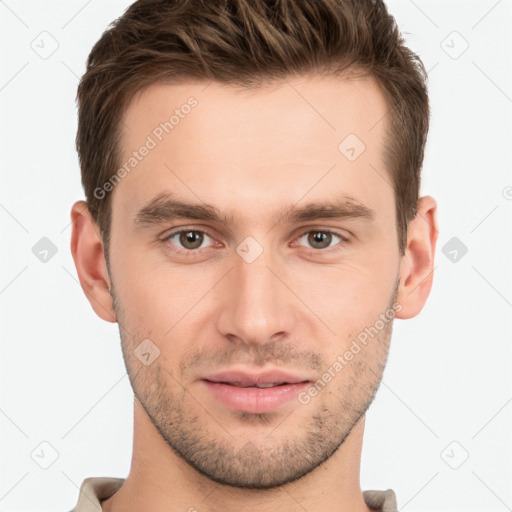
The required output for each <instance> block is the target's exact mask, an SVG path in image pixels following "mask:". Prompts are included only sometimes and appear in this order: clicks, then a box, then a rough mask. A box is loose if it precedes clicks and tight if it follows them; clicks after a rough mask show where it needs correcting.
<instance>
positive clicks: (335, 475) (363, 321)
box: [71, 77, 437, 512]
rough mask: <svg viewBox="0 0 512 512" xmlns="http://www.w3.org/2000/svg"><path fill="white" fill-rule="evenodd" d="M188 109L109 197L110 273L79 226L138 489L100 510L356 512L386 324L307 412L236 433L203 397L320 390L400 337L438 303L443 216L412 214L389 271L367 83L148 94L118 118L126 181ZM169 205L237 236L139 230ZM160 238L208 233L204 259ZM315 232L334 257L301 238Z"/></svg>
mask: <svg viewBox="0 0 512 512" xmlns="http://www.w3.org/2000/svg"><path fill="white" fill-rule="evenodd" d="M190 96H193V97H194V98H196V99H197V101H198V105H197V106H196V107H195V108H194V109H192V110H191V112H190V113H189V114H188V115H187V116H185V117H184V119H180V122H179V124H178V125H177V126H175V127H174V129H173V130H172V132H170V133H169V134H167V135H165V136H164V137H163V140H162V141H161V142H159V143H158V145H157V146H156V147H155V148H154V149H152V150H151V151H150V152H149V154H148V155H147V156H146V157H145V158H144V159H143V160H142V161H140V162H139V163H138V164H137V167H136V168H135V169H134V170H132V171H131V172H130V173H129V174H128V175H127V176H126V177H125V178H123V179H122V180H121V181H120V183H119V184H117V185H116V186H115V189H114V191H113V197H112V224H111V246H110V265H109V268H107V265H106V262H105V257H104V247H103V244H102V239H101V236H100V233H99V229H98V226H97V225H96V224H95V223H94V221H93V220H92V218H91V216H90V213H89V212H88V210H87V208H85V206H86V205H85V203H84V202H83V201H78V202H77V203H75V204H74V205H73V208H72V213H71V216H72V221H73V235H72V242H71V249H72V254H73V258H74V260H75V264H76V268H77V272H78V275H79V278H80V282H81V285H82V287H83V290H84V292H85V294H86V295H87V297H88V299H89V301H90V303H91V305H92V307H93V308H94V310H95V311H96V313H97V314H98V315H99V316H100V317H101V318H102V319H104V320H106V321H108V322H118V323H119V327H120V333H121V343H122V349H123V355H124V359H125V363H126V367H127V371H128V374H129V377H130V381H131V384H132V387H133V389H134V394H135V401H134V404H135V405H134V442H133V458H132V465H131V470H130V473H129V475H128V477H127V479H126V481H125V483H124V484H123V486H122V487H121V489H120V490H119V491H118V492H117V493H116V494H114V495H113V496H112V497H111V498H110V499H108V500H106V501H104V502H103V504H102V506H103V509H104V510H106V511H109V512H112V511H113V512H120V511H122V510H128V509H129V510H130V511H132V512H138V511H143V510H151V511H153V512H160V511H164V510H165V511H166V512H169V511H186V510H194V509H195V510H197V511H199V512H202V511H210V512H213V511H220V510H222V511H226V512H230V511H235V510H236V511H254V510H265V511H274V510H275V511H277V510H279V511H290V512H292V511H303V510H304V509H306V510H308V511H309V512H316V511H322V512H330V511H332V512H334V511H336V512H340V511H356V512H361V511H367V510H369V509H368V507H367V506H366V505H365V503H364V500H363V498H362V493H361V489H360V484H359V466H360V457H361V447H362V440H363V430H364V418H365V414H364V413H365V411H366V409H367V407H368V406H369V404H370V403H371V401H372V399H373V397H374V394H375V392H376V390H377V388H378V385H379V383H380V380H381V378H382V371H383V369H384V366H385V362H386V358H387V354H388V348H389V342H390V338H391V330H392V321H389V322H387V323H386V324H385V326H384V327H383V328H381V329H380V330H379V332H378V334H377V335H376V336H375V337H373V338H371V339H370V341H369V342H368V344H367V345H366V346H364V347H362V348H361V350H360V351H359V352H358V353H357V354H355V355H354V356H353V358H352V359H351V360H350V361H349V362H348V363H347V364H346V365H344V367H343V369H342V370H341V371H339V372H336V373H335V376H334V378H333V379H332V380H331V382H329V384H328V385H327V386H325V387H324V388H323V389H322V390H321V391H320V392H318V393H317V394H316V396H314V397H312V398H311V400H310V401H309V402H308V403H307V404H303V403H300V402H299V401H298V400H295V399H294V400H291V401H290V402H288V403H286V404H285V405H284V406H282V407H280V408H279V409H277V410H276V411H274V412H272V413H266V414H260V415H257V414H249V413H241V412H237V411H234V410H231V409H230V408H228V407H226V406H225V405H224V404H223V403H221V402H219V401H217V399H216V398H215V397H213V396H212V395H211V394H210V393H209V392H208V391H207V390H205V388H204V383H203V382H202V381H201V380H200V379H201V377H204V376H206V375H207V374H209V373H211V372H217V371H221V370H225V369H230V368H237V369H242V370H250V371H256V370H261V369H267V368H280V369H283V370H287V371H290V372H292V373H296V374H299V375H301V376H305V377H306V378H308V379H310V380H312V381H316V380H317V379H319V378H321V377H322V375H323V374H324V372H325V371H326V370H327V369H328V368H329V367H332V365H333V363H334V362H335V361H336V360H337V357H338V356H339V355H340V354H344V353H346V351H347V350H349V349H350V347H351V344H352V342H353V341H354V340H355V339H356V337H357V335H358V334H359V333H361V332H362V331H364V329H365V328H367V327H369V326H374V325H376V321H377V320H378V319H379V315H381V314H383V313H385V312H386V311H389V310H390V308H392V307H393V304H395V305H397V304H398V306H397V309H396V311H395V313H396V315H395V317H396V318H402V319H405V318H411V317H414V316H415V315H417V314H418V313H419V312H420V311H421V309H422V308H423V306H424V304H425V301H426V299H427V297H428V295H429V292H430V289H431V285H432V276H433V273H432V271H433V266H434V252H435V245H436V241H437V220H436V202H435V200H434V199H433V198H431V197H429V196H425V197H422V198H421V199H420V200H419V203H418V214H417V216H416V218H415V219H414V220H413V221H412V222H411V223H410V225H409V231H408V240H407V248H406V252H405V255H403V256H401V255H400V252H399V248H398V236H397V229H396V215H395V199H394V193H393V190H392V188H391V186H390V180H389V179H386V176H387V175H386V171H385V169H384V165H383V138H384V135H385V130H386V124H385V117H386V116H385V114H386V110H387V109H386V102H385V98H384V95H383V93H382V91H381V90H380V89H379V87H378V85H377V84H376V83H375V82H374V81H373V80H371V79H365V80H364V79H348V78H346V77H345V78H341V77H338V78H334V77H331V78H326V77H300V78H294V79H293V80H292V79H289V80H288V81H284V82H280V83H279V84H274V85H272V86H271V87H270V86H266V87H264V88H259V89H253V90H245V91H243V90H241V89H238V88H234V87H228V86H222V85H220V84H218V83H215V82H213V83H210V84H206V83H182V84H179V85H157V84H154V85H151V86H150V87H148V88H147V89H145V90H143V91H142V92H141V93H139V94H137V95H136V96H135V97H134V99H133V100H132V102H131V103H130V105H129V106H128V108H127V110H126V112H125V117H124V123H125V131H124V133H123V137H122V146H123V158H124V160H123V162H124V161H125V160H127V159H128V158H129V156H130V154H131V153H132V152H133V151H134V150H136V149H137V148H139V147H140V146H141V145H142V144H143V143H144V142H145V141H146V138H147V136H148V135H149V134H151V133H152V132H153V130H154V129H155V127H157V126H158V125H159V124H160V123H161V122H162V121H164V120H166V119H168V118H169V115H170V113H172V112H173V111H174V109H176V108H179V107H180V105H183V104H184V103H186V101H187V99H188V98H189V97H190ZM305 99H306V100H307V101H305ZM379 120H380V121H379ZM350 133H353V134H356V135H357V136H358V137H359V138H360V139H361V140H362V141H363V142H364V144H365V146H366V150H365V151H364V152H363V153H362V154H361V155H360V156H359V157H358V158H357V160H355V161H354V162H351V161H349V160H348V159H347V158H345V156H344V155H343V154H342V153H341V152H340V151H339V150H338V145H339V144H340V142H341V141H342V140H343V139H344V138H345V137H346V136H347V135H348V134H350ZM375 169H377V170H379V173H377V172H375ZM383 176H384V179H383ZM163 192H166V193H169V194H172V197H173V198H178V199H180V200H182V201H186V202H190V203H195V204H203V203H207V204H211V205H213V206H215V207H217V208H218V209H219V210H220V211H221V213H223V214H226V215H228V216H231V223H230V224H229V225H227V224H223V223H220V222H214V221H201V220H195V219H174V220H164V219H162V220H161V221H160V222H158V223H137V222H136V221H135V219H136V215H137V212H138V211H140V210H141V209H142V208H143V207H145V206H146V205H148V203H149V202H151V200H153V199H154V198H155V197H156V196H157V195H158V194H161V193H163ZM346 198H351V199H352V201H353V202H357V203H361V204H363V205H365V206H366V207H367V208H369V209H371V210H372V211H373V213H374V216H373V218H372V219H369V218H364V217H350V218H340V219H331V218H317V219H313V220H308V221H301V222H290V221H288V220H286V219H285V218H283V216H282V212H283V211H285V210H286V209H287V208H289V207H291V206H292V205H296V206H297V207H300V206H304V205H306V204H308V203H314V202H321V201H332V202H336V201H338V202H340V201H345V200H346ZM171 228H182V229H185V230H188V231H192V230H194V229H196V230H197V229H200V230H206V231H207V232H208V236H205V237H204V238H202V239H201V236H200V235H199V236H197V235H196V237H197V238H199V243H200V244H201V245H200V246H201V248H202V249H201V252H199V253H198V251H197V250H196V253H195V254H192V255H190V254H189V255H187V256H185V255H183V254H177V253H176V252H173V250H172V249H173V248H174V249H175V250H177V251H180V250H181V251H182V253H185V252H186V251H187V250H188V251H190V248H193V244H192V243H191V242H190V241H189V242H188V245H187V238H185V239H183V237H182V238H180V236H179V235H178V236H174V237H172V238H167V239H165V237H166V236H168V235H169V232H170V231H171ZM308 230H309V231H308ZM326 230H331V231H333V232H334V233H335V234H336V235H341V236H342V237H344V240H343V239H342V238H339V237H337V236H333V237H332V238H329V235H327V241H326V242H325V243H324V245H321V244H319V243H318V238H312V236H313V235H312V234H311V232H313V233H318V232H319V231H320V232H321V233H324V232H325V231H326ZM304 234H305V236H303V235H304ZM247 236H251V237H252V238H253V239H254V240H256V241H257V242H258V244H259V245H260V246H261V247H262V248H263V252H262V254H261V255H260V256H259V257H258V258H256V259H255V261H253V262H252V263H248V262H246V261H245V260H244V259H243V258H242V257H241V256H240V255H239V254H238V253H237V251H236V248H237V246H238V245H239V244H240V243H241V242H242V241H243V240H244V239H245V238H246V237H247ZM180 240H181V243H180ZM188 240H190V239H188ZM192 240H194V238H193V237H192ZM320 240H321V239H320ZM315 243H316V245H315ZM187 248H188V249H187ZM148 338H149V339H151V340H152V342H153V343H154V344H155V345H156V346H157V347H158V349H159V351H160V355H159V357H158V358H157V359H155V360H154V361H153V362H152V363H151V364H150V365H149V366H146V365H144V364H142V363H141V361H140V360H139V359H138V358H137V357H136V355H135V353H134V350H135V349H136V348H137V346H138V345H139V344H140V343H141V342H142V340H144V339H148Z"/></svg>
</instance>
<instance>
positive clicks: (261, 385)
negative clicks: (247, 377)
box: [256, 383, 281, 388]
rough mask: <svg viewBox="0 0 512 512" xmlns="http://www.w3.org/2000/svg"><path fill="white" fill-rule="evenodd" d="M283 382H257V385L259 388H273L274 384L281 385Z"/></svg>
mask: <svg viewBox="0 0 512 512" xmlns="http://www.w3.org/2000/svg"><path fill="white" fill-rule="evenodd" d="M280 385H281V384H280V383H279V384H278V383H271V384H256V387H257V388H273V387H274V386H280Z"/></svg>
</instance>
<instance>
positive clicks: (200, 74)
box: [76, 0, 430, 261]
mask: <svg viewBox="0 0 512 512" xmlns="http://www.w3.org/2000/svg"><path fill="white" fill-rule="evenodd" d="M344 71H357V72H358V73H362V74H363V75H364V76H369V77H371V78H374V79H375V80H376V81H377V82H378V84H379V85H380V86H381V88H382V90H383V92H384V94H385V97H386V100H387V107H388V115H387V116H386V119H385V120H384V122H386V123H387V124H386V126H387V133H386V141H385V151H386V154H385V165H386V170H387V172H388V174H389V176H390V177H391V181H392V183H393V186H394V191H395V199H396V213H397V230H398V240H399V248H400V252H401V254H403V253H404V250H405V247H406V243H407V228H408V224H409V221H410V220H411V219H412V218H414V216H415V215H416V207H417V202H418V198H419V188H420V173H421V167H422V164H423V155H424V148H425V143H426V139H427V133H428V127H429V117H430V107H429V101H428V94H427V87H426V80H427V73H426V71H425V68H424V66H423V63H422V62H421V60H420V58H419V57H418V56H417V55H416V54H414V53H413V52H412V51H411V50H410V49H409V48H407V47H406V46H405V43H404V40H403V37H402V35H401V33H400V31H399V29H398V27H397V24H396V21H395V19H394V18H393V17H392V16H391V15H390V14H389V13H388V11H387V8H386V6H385V4H384V2H383V1H381V0H138V1H137V2H135V3H134V4H132V5H131V6H130V7H129V8H128V9H127V10H126V12H125V13H124V14H123V15H122V16H121V17H120V18H118V19H117V20H116V21H115V22H113V23H112V24H111V25H110V26H109V27H108V29H107V30H106V31H105V32H104V33H103V35H102V36H101V38H100V40H99V41H98V42H97V43H96V44H95V45H94V48H93V49H92V51H91V53H90V55H89V58H88V60H87V70H86V72H85V73H84V75H83V76H82V78H81V80H80V84H79V86H78V93H77V103H78V131H77V136H76V148H77V151H78V155H79V160H80V167H81V172H82V184H83V187H84V190H85V195H86V199H87V204H88V206H89V209H90V211H91V214H92V216H93V218H94V220H95V221H96V222H97V223H98V225H99V228H100V231H101V233H102V237H103V241H104V245H105V252H106V256H107V261H108V245H109V234H110V220H111V193H108V194H106V195H105V197H103V198H98V197H96V195H95V193H94V191H95V190H96V189H97V187H101V186H102V185H103V184H104V183H106V182H107V181H109V179H110V178H111V176H113V175H114V173H115V172H116V170H117V169H118V167H119V165H120V135H121V124H122V123H121V121H122V117H123V114H124V111H125V110H126V107H127V106H128V104H129V102H130V100H131V98H132V97H133V95H134V94H135V93H136V92H138V91H141V90H142V89H143V88H145V87H147V86H149V85H151V84H154V83H156V82H165V83H178V82H179V81H180V80H197V81H211V80H215V81H218V82H220V83H223V84H231V85H237V86H242V87H247V88H249V87H257V86H260V85H265V83H268V82H270V81H276V80H280V79H284V78H287V77H290V76H293V75H305V74H323V75H341V73H342V72H344Z"/></svg>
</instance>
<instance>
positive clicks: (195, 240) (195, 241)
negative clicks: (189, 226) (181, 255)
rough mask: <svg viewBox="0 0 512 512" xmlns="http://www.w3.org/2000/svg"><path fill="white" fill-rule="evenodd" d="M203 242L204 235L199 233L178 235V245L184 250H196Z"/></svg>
mask: <svg viewBox="0 0 512 512" xmlns="http://www.w3.org/2000/svg"><path fill="white" fill-rule="evenodd" d="M203 240H204V233H201V232H200V231H182V232H181V233H180V244H181V245H182V246H183V247H184V248H185V249H190V250H194V249H198V248H199V247H201V245H202V243H203Z"/></svg>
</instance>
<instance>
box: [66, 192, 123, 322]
mask: <svg viewBox="0 0 512 512" xmlns="http://www.w3.org/2000/svg"><path fill="white" fill-rule="evenodd" d="M71 221H72V234H71V254H72V255H73V259H74V260H75V267H76V270H77V273H78V278H79V280H80V284H81V285H82V289H83V291H84V293H85V295H86V297H87V299H88V300H89V302H90V303H91V306H92V308H93V309H94V311H95V312H96V314H97V315H98V316H99V317H100V318H102V319H103V320H105V321H107V322H116V315H115V312H114V308H113V304H112V297H111V296H110V277H109V275H108V271H107V263H106V261H105V254H104V252H103V241H102V239H101V236H100V232H99V228H98V225H97V224H96V222H94V220H93V218H92V216H91V214H90V212H89V208H88V207H87V203H86V202H85V201H77V202H76V203H75V204H74V205H73V207H72V208H71Z"/></svg>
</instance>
